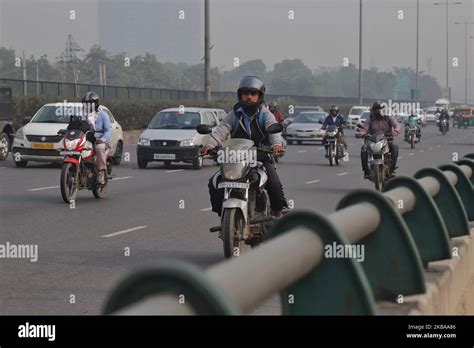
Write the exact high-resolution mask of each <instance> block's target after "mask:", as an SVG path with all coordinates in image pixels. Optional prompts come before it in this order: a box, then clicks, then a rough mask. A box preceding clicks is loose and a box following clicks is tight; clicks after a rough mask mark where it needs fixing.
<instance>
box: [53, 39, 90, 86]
mask: <svg viewBox="0 0 474 348" xmlns="http://www.w3.org/2000/svg"><path fill="white" fill-rule="evenodd" d="M78 52H84V50H83V49H82V48H81V47H79V45H78V44H76V42H75V41H74V39H73V37H72V35H71V34H69V35H68V36H67V39H66V49H65V51H64V52H63V53H61V55H60V56H59V57H56V59H57V61H58V62H59V63H61V64H62V65H63V70H64V73H63V74H64V80H66V76H65V75H66V73H65V70H66V69H65V65H66V64H67V65H70V66H71V67H72V76H73V81H76V79H77V78H76V75H77V73H76V64H77V60H78V58H77V53H78ZM74 83H76V82H74ZM76 87H77V86H76Z"/></svg>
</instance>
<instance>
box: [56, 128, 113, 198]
mask: <svg viewBox="0 0 474 348" xmlns="http://www.w3.org/2000/svg"><path fill="white" fill-rule="evenodd" d="M87 133H89V131H86V132H83V131H82V130H78V129H71V130H67V131H66V130H60V131H59V132H58V134H61V135H64V139H63V145H64V151H61V152H60V154H61V155H63V156H64V160H63V165H62V168H61V184H60V187H61V196H62V197H63V200H64V201H65V202H66V203H71V202H72V201H74V200H75V199H76V195H77V191H79V190H84V189H88V190H92V193H93V194H94V197H95V198H104V197H105V195H106V194H107V181H108V179H109V178H110V175H111V174H112V166H111V164H110V162H109V161H108V160H107V171H106V173H107V175H105V183H104V184H99V182H98V180H97V178H98V175H99V172H98V170H97V165H96V156H95V150H94V145H93V144H92V142H91V141H89V140H87ZM109 153H110V148H109V149H108V150H107V159H108V156H109Z"/></svg>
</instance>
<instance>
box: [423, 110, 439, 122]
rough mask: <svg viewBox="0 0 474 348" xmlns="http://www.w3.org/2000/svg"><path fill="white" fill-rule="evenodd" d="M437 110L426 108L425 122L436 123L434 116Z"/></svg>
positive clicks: (436, 117) (435, 116)
mask: <svg viewBox="0 0 474 348" xmlns="http://www.w3.org/2000/svg"><path fill="white" fill-rule="evenodd" d="M437 110H438V108H436V107H435V108H427V109H425V115H426V121H427V122H436V120H437V119H438V116H437V115H436V112H437Z"/></svg>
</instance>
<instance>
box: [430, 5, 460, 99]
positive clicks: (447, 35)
mask: <svg viewBox="0 0 474 348" xmlns="http://www.w3.org/2000/svg"><path fill="white" fill-rule="evenodd" d="M459 4H461V2H460V1H456V2H449V0H446V2H435V3H434V4H433V5H446V94H447V99H451V98H450V97H451V93H449V20H448V18H449V5H459Z"/></svg>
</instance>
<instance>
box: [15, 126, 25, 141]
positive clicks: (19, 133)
mask: <svg viewBox="0 0 474 348" xmlns="http://www.w3.org/2000/svg"><path fill="white" fill-rule="evenodd" d="M15 138H17V139H19V140H23V139H24V138H25V135H24V133H23V127H22V128H20V129H18V130H17V131H16V134H15Z"/></svg>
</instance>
